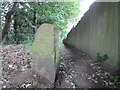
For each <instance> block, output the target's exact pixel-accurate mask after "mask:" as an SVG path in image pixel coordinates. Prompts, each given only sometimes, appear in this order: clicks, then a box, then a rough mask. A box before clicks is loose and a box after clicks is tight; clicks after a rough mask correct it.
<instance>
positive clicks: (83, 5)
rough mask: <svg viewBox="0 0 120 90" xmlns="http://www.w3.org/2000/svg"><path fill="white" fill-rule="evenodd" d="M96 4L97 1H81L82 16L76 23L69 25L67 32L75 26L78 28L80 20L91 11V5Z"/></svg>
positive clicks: (80, 15)
mask: <svg viewBox="0 0 120 90" xmlns="http://www.w3.org/2000/svg"><path fill="white" fill-rule="evenodd" d="M93 2H95V0H81V1H80V14H79V16H78V20H77V21H76V23H75V22H74V23H72V22H71V23H69V24H68V29H67V31H68V32H69V31H70V30H71V29H72V27H73V26H76V25H77V23H78V21H80V19H81V18H82V17H83V16H84V13H85V12H86V11H87V10H88V9H89V7H90V5H91V4H92V3H93Z"/></svg>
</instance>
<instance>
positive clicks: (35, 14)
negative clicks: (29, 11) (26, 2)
mask: <svg viewBox="0 0 120 90" xmlns="http://www.w3.org/2000/svg"><path fill="white" fill-rule="evenodd" d="M33 22H34V26H35V27H34V29H33V33H35V31H36V29H37V12H36V11H34V21H33Z"/></svg>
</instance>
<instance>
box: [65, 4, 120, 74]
mask: <svg viewBox="0 0 120 90" xmlns="http://www.w3.org/2000/svg"><path fill="white" fill-rule="evenodd" d="M64 43H66V44H69V45H72V46H74V47H76V48H79V49H81V50H83V51H84V52H86V53H88V54H89V55H90V56H92V57H93V58H95V57H96V55H97V53H98V52H100V53H101V54H103V55H104V54H107V55H108V57H109V60H107V61H105V62H104V63H103V66H104V68H105V69H106V70H109V71H111V73H114V72H115V70H117V69H118V66H120V63H118V3H117V2H95V3H93V5H92V6H91V7H90V9H89V10H88V11H87V12H86V13H85V15H84V17H83V18H82V19H81V21H80V22H79V23H78V24H77V26H76V27H75V28H73V29H72V30H71V32H70V33H69V34H68V36H67V39H66V40H64ZM118 64H119V65H118Z"/></svg>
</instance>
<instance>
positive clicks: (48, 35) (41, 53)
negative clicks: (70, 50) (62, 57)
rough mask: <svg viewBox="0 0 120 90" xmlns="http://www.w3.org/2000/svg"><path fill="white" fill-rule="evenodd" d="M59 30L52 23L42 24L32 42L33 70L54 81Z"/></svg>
mask: <svg viewBox="0 0 120 90" xmlns="http://www.w3.org/2000/svg"><path fill="white" fill-rule="evenodd" d="M58 37H59V36H58V32H57V30H56V29H55V27H54V25H52V24H46V23H45V24H42V25H41V26H40V27H39V28H38V30H37V32H36V36H35V41H34V42H33V44H32V57H33V70H34V71H35V72H36V73H37V74H38V75H40V76H41V77H43V78H44V79H47V80H48V81H50V85H52V84H53V83H54V80H55V74H56V70H57V63H58V56H59V48H58Z"/></svg>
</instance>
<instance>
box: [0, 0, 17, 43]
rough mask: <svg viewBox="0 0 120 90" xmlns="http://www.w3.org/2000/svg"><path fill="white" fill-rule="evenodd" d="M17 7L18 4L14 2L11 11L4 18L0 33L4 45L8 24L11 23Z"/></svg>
mask: <svg viewBox="0 0 120 90" xmlns="http://www.w3.org/2000/svg"><path fill="white" fill-rule="evenodd" d="M17 6H18V2H14V5H13V7H12V9H11V10H10V11H8V13H7V14H6V16H5V26H4V28H3V31H2V43H4V42H5V40H6V38H7V35H8V31H9V30H10V23H11V19H12V15H13V14H14V13H15V12H16V10H17V9H16V8H17Z"/></svg>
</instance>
